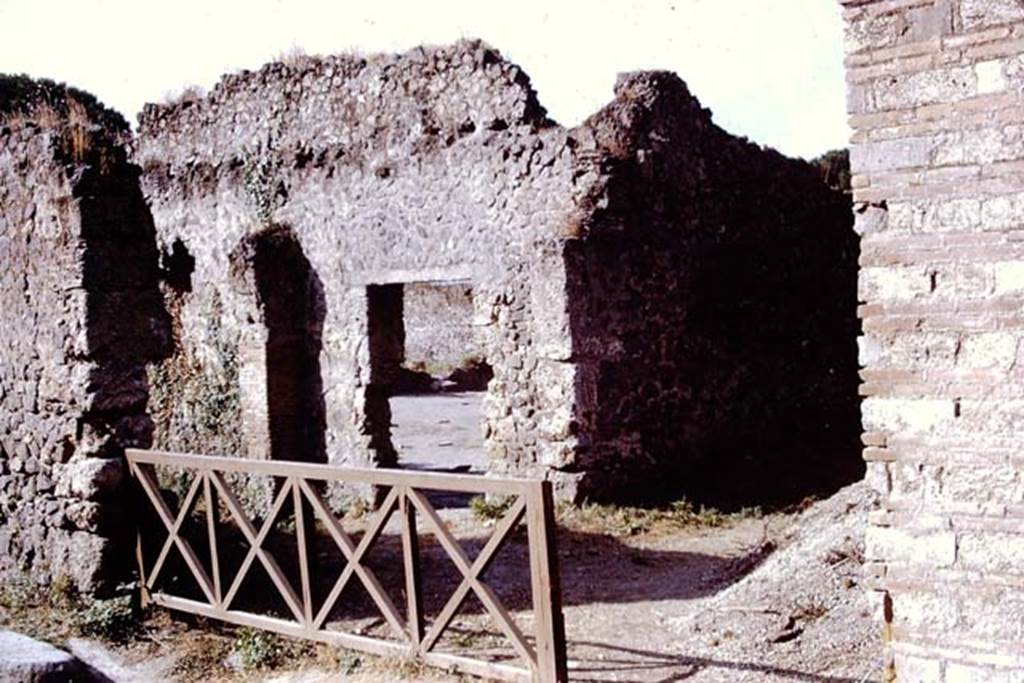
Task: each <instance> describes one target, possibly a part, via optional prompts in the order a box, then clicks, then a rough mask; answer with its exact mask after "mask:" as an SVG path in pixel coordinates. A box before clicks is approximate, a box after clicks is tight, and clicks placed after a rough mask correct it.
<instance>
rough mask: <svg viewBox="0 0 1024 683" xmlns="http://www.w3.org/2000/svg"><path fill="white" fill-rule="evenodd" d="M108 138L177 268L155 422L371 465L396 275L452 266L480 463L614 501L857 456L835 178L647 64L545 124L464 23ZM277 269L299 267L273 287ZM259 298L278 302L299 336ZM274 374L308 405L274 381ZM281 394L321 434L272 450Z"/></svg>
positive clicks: (404, 339) (202, 444)
mask: <svg viewBox="0 0 1024 683" xmlns="http://www.w3.org/2000/svg"><path fill="white" fill-rule="evenodd" d="M135 159H136V162H137V163H138V164H139V165H140V166H141V167H142V168H143V186H144V191H145V194H146V196H147V199H148V200H149V203H150V207H151V209H152V211H153V217H154V221H155V225H156V231H157V239H158V242H159V245H160V249H161V251H162V252H163V253H164V254H165V260H167V261H168V262H170V261H172V260H174V258H175V256H174V255H175V253H177V254H178V263H179V265H180V266H181V269H182V275H181V278H180V280H181V282H180V283H179V285H178V286H174V285H172V284H170V283H165V287H164V290H165V295H166V297H167V308H168V310H169V311H170V313H171V315H172V316H173V319H174V325H173V327H174V331H175V341H176V353H175V355H174V356H173V357H171V358H169V359H168V360H167V361H165V362H164V363H163V364H162V365H160V366H159V367H157V368H155V370H153V371H152V372H151V378H150V379H151V382H152V385H153V392H154V400H153V403H152V408H153V415H154V419H155V420H156V423H157V433H156V434H157V435H156V443H157V445H158V446H159V447H161V448H165V449H172V450H187V451H199V452H226V453H230V454H236V455H243V456H246V457H270V456H273V457H291V458H294V459H305V460H314V461H330V462H336V463H350V464H358V465H366V464H376V465H383V466H389V465H393V464H395V453H394V449H393V448H392V446H391V443H390V433H389V426H390V422H391V420H390V411H389V408H388V402H387V397H388V395H389V391H390V389H389V386H390V384H391V382H392V381H393V380H394V378H395V373H396V371H397V368H398V367H399V366H400V365H401V363H402V362H403V361H405V360H406V359H407V356H408V354H407V352H408V351H415V341H416V340H415V337H413V336H411V335H410V334H407V331H406V330H405V328H404V327H403V325H404V324H405V322H404V321H403V314H402V311H403V300H404V299H405V298H408V297H403V289H405V290H408V291H409V292H415V291H417V288H422V287H424V286H431V285H437V284H440V283H446V282H447V283H451V282H459V283H463V284H464V285H466V286H467V287H468V288H469V289H470V290H471V293H472V302H471V303H472V308H471V311H472V312H471V314H470V317H471V325H470V328H471V329H470V333H471V334H470V337H471V339H469V340H468V345H469V346H470V347H471V348H472V349H473V350H474V351H476V352H477V353H478V354H479V355H481V356H482V357H483V359H484V360H485V361H486V362H487V363H489V364H490V365H491V366H492V367H493V369H494V379H493V380H492V381H491V383H490V386H489V391H488V394H487V398H486V400H485V403H484V412H485V415H484V424H483V425H482V428H483V430H484V434H485V437H486V443H487V448H488V451H489V456H490V462H491V467H490V469H491V471H492V472H495V473H502V472H507V473H514V474H524V475H531V476H542V477H547V478H550V479H552V480H553V481H555V482H556V483H557V485H558V487H559V491H560V493H561V495H563V496H566V497H569V498H575V499H579V498H584V497H588V498H600V499H620V500H621V499H627V498H632V499H652V498H654V497H656V496H662V495H664V496H670V495H672V496H678V495H680V494H681V493H683V492H686V493H688V494H690V495H696V496H698V497H699V496H701V495H706V496H708V497H710V496H712V495H723V496H729V495H732V496H734V497H737V498H739V497H743V496H745V495H747V496H749V495H753V496H758V495H760V496H761V497H764V492H766V491H767V492H768V494H769V495H768V497H776V498H793V497H796V498H799V497H800V496H802V495H805V494H806V493H808V492H809V491H810V490H815V489H817V488H821V487H825V488H827V487H828V486H832V485H835V484H836V483H841V482H845V481H851V480H852V479H854V478H856V477H857V476H859V474H860V472H861V471H862V467H863V466H862V464H861V463H860V462H859V456H858V455H857V452H858V451H859V444H858V440H857V434H858V433H859V431H860V429H859V424H858V415H857V403H856V383H857V377H856V365H855V364H856V348H855V344H854V340H855V338H856V335H857V332H858V327H857V321H856V318H855V315H854V308H855V277H856V275H855V272H856V240H855V238H854V236H853V233H852V232H851V231H850V229H849V225H850V223H851V222H852V219H851V218H850V214H849V204H848V200H847V199H846V198H845V197H844V196H843V195H842V194H841V193H838V192H833V191H831V190H829V189H828V188H826V187H825V186H824V185H823V183H822V182H821V181H820V179H819V177H818V175H817V174H816V172H815V171H814V169H813V168H812V167H811V166H809V165H808V164H805V163H803V162H798V161H793V160H788V159H785V158H784V157H782V156H781V155H779V154H777V153H774V152H772V151H770V150H764V149H761V148H760V147H758V146H756V145H753V144H750V143H748V142H746V141H743V140H739V139H736V138H733V137H731V136H729V135H728V134H726V133H724V132H723V131H721V130H720V129H718V128H716V127H715V126H714V125H713V124H712V123H711V117H710V113H709V112H707V111H706V110H704V109H703V108H702V107H701V106H700V104H699V103H698V102H697V101H696V100H695V99H694V98H693V97H692V96H691V95H690V93H689V92H688V91H687V89H686V86H685V85H684V84H683V82H682V81H680V80H679V78H678V77H677V76H675V75H674V74H668V73H660V72H649V73H639V74H631V75H627V76H624V77H623V78H622V79H621V80H620V82H619V84H618V85H617V87H616V92H615V100H614V101H613V102H612V103H611V104H609V105H608V106H607V107H606V108H605V109H603V110H602V111H600V112H598V113H597V114H595V115H594V116H593V117H591V118H590V119H589V120H588V121H586V122H585V123H584V124H582V125H581V126H579V127H577V128H574V129H566V128H563V127H561V126H559V125H557V124H555V123H554V122H552V121H550V120H549V119H548V118H547V117H546V115H545V112H544V110H543V108H542V107H541V106H540V104H539V103H538V102H537V99H536V96H535V93H534V92H533V90H532V89H531V88H530V85H529V81H528V79H527V77H526V76H525V75H524V74H523V72H522V71H521V70H520V69H519V68H518V67H516V66H515V65H513V64H511V63H509V62H507V61H505V60H504V59H503V58H502V57H501V55H500V54H498V53H497V52H496V51H495V50H493V49H491V48H490V47H488V46H486V45H484V44H482V43H480V42H478V41H463V42H461V43H458V44H456V45H453V46H448V47H438V48H417V49H415V50H412V51H411V52H408V53H406V54H402V55H380V56H372V57H365V58H364V57H355V56H344V55H342V56H333V57H324V58H305V57H303V58H296V59H293V60H290V61H289V62H288V63H275V64H269V65H267V66H265V67H263V68H262V69H260V70H259V71H256V72H243V73H240V74H235V75H230V76H225V77H224V78H223V79H222V80H221V82H220V83H219V84H218V85H217V87H216V88H214V89H213V91H212V92H211V93H210V94H209V95H208V96H206V97H204V98H189V99H187V100H185V101H182V102H179V103H176V104H172V105H164V106H156V105H150V106H147V108H146V110H145V111H144V112H143V113H142V115H141V116H140V130H139V135H138V139H137V142H136V155H135ZM270 234H275V235H277V237H275V238H273V240H270V241H268V240H269V239H270V238H269V237H268V235H270ZM285 235H287V237H286V238H285V237H283V236H285ZM275 240H276V242H275V243H276V244H277V246H273V244H271V242H272V241H275ZM285 241H287V245H285ZM256 243H262V244H264V245H265V249H264V252H265V258H264V259H263V261H262V262H261V260H260V258H259V257H258V254H259V253H261V252H260V249H259V248H253V246H252V245H253V244H256ZM246 245H249V246H246ZM286 253H292V254H294V259H297V261H296V262H298V261H301V262H302V263H303V264H304V265H302V267H301V268H300V269H299V270H301V272H302V274H297V271H296V270H295V269H294V268H293V267H290V266H286V265H281V264H279V265H274V262H275V261H282V260H287V259H290V258H293V257H292V256H287V255H286ZM261 263H262V264H261ZM274 269H279V270H280V271H281V272H282V273H284V272H291V273H292V276H291V277H295V278H298V279H297V280H295V281H294V282H293V283H290V284H288V286H287V287H286V288H285V289H286V292H284V293H282V292H278V293H277V294H276V295H275V296H278V297H282V296H283V297H286V298H288V301H289V303H287V304H284V305H283V306H279V307H277V308H276V310H277V311H278V313H275V306H274V305H272V304H273V302H272V301H270V300H269V299H268V298H267V295H268V293H269V292H263V291H261V290H260V287H259V285H258V282H259V281H260V280H261V278H262V279H264V280H265V281H266V282H274V281H276V279H275V278H276V277H277V276H273V275H268V273H271V272H272V271H274ZM411 301H412V302H413V303H414V302H415V299H413V300H411ZM409 310H410V312H412V311H413V310H414V308H413V307H410V309H409ZM282 311H290V312H295V313H296V314H297V313H298V312H299V311H305V313H304V314H303V315H304V316H305V317H302V316H299V317H300V318H302V319H299V318H296V317H295V316H293V317H291V318H289V320H288V321H287V323H286V325H287V326H291V329H293V330H294V331H295V334H296V335H298V337H303V338H305V339H306V340H307V344H306V347H305V350H304V351H303V352H302V353H301V354H300V355H302V358H301V359H295V358H292V359H290V360H289V359H288V358H285V357H284V356H286V355H287V353H284V352H283V351H282V349H287V348H293V347H294V345H293V344H288V343H286V344H283V345H282V344H275V342H274V337H275V333H274V330H275V329H276V328H280V327H281V326H282V324H283V323H281V322H280V321H278V320H276V319H275V317H276V316H277V315H278V314H279V313H280V312H282ZM412 322H414V323H415V320H414V319H413V321H412ZM408 332H415V325H413V326H410V329H409V330H408ZM278 336H280V335H278ZM298 337H296V338H298ZM281 338H282V339H284V337H281ZM410 341H412V342H414V345H413V347H412V348H409V342H410ZM275 349H276V350H275ZM282 354H284V355H282ZM411 360H416V359H415V358H411ZM283 368H284V369H286V370H284V371H283V374H286V375H289V376H290V377H292V380H288V381H286V380H284V379H283V378H281V377H277V379H275V376H277V375H280V374H282V369H283ZM287 368H292V369H291V370H287ZM297 368H302V369H301V370H297ZM275 384H276V385H278V386H282V387H286V389H285V390H278V389H275V388H274V386H275ZM288 387H291V388H290V389H289V388H288ZM293 390H294V391H293ZM295 392H298V393H299V394H307V395H310V394H315V397H316V399H317V404H316V405H307V406H306V407H305V408H304V409H295V408H294V407H293V408H288V407H284V408H282V407H281V406H280V405H279V403H280V402H281V401H282V400H283V401H285V402H288V401H289V400H290V399H288V398H287V397H288V396H290V395H292V394H293V393H295ZM321 401H322V403H321ZM303 414H306V415H308V414H312V415H314V416H318V415H319V416H322V418H321V421H322V427H321V428H320V429H322V431H323V438H321V439H316V438H312V437H311V436H310V437H309V438H306V440H305V441H303V440H301V439H300V440H295V439H291V441H289V443H290V444H291V445H290V446H288V447H285V448H280V449H279V448H276V447H275V446H274V443H275V442H276V441H277V440H279V437H278V436H277V435H278V434H279V433H280V432H282V430H283V432H284V433H290V434H295V433H296V432H297V431H301V430H300V429H299V428H298V427H296V426H295V425H292V426H288V425H289V422H290V421H291V422H294V421H295V420H296V419H301V418H300V417H299V416H301V415H303ZM275 415H276V416H275ZM239 425H240V426H241V428H240V429H239ZM304 429H307V431H309V430H308V424H307V425H306V427H304ZM315 431H317V429H315V428H314V429H313V432H315ZM275 454H276V455H275ZM737 467H738V468H742V469H743V471H744V472H746V473H748V475H749V479H748V477H746V476H745V477H743V478H742V481H750V482H757V483H756V485H752V486H751V487H750V490H747V491H741V488H742V485H743V484H742V481H740V478H737V477H723V476H722V473H723V472H728V471H730V469H731V468H737ZM765 476H767V477H770V480H771V481H772V482H773V484H777V485H773V486H772V487H765V486H763V482H764V481H765V479H764V477H765ZM762 502H763V501H762Z"/></svg>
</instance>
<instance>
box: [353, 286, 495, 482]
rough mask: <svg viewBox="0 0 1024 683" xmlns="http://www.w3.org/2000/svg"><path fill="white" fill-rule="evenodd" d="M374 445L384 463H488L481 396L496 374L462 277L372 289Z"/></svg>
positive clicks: (478, 467) (471, 467)
mask: <svg viewBox="0 0 1024 683" xmlns="http://www.w3.org/2000/svg"><path fill="white" fill-rule="evenodd" d="M367 299H368V304H369V311H368V325H369V340H370V358H371V362H370V365H371V370H370V386H369V387H368V388H367V395H366V402H367V421H368V423H369V428H370V435H371V447H373V448H374V449H375V450H376V451H377V453H378V462H379V464H381V465H383V466H398V467H403V468H409V469H422V470H434V471H446V472H471V473H481V474H482V473H483V472H485V471H486V469H487V457H486V453H485V450H484V436H483V431H482V424H481V423H482V416H483V398H484V394H485V392H486V391H487V385H488V382H490V380H491V378H492V377H493V372H492V370H491V367H490V366H489V365H488V364H487V361H486V359H485V357H484V353H483V348H482V344H480V342H479V341H478V339H477V336H476V334H475V332H474V328H473V290H472V287H471V285H469V284H467V283H464V282H455V283H451V282H415V283H406V284H389V285H372V286H370V287H369V288H368V291H367Z"/></svg>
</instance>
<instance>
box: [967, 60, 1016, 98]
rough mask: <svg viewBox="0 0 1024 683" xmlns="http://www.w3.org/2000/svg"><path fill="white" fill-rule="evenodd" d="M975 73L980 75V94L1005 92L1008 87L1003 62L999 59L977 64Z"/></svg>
mask: <svg viewBox="0 0 1024 683" xmlns="http://www.w3.org/2000/svg"><path fill="white" fill-rule="evenodd" d="M974 73H975V75H977V77H978V94H979V95H988V94H991V93H997V92H1003V91H1004V90H1006V88H1007V85H1008V84H1007V82H1006V75H1005V74H1004V73H1003V63H1002V62H1001V61H1000V60H998V59H994V60H992V61H989V62H980V63H978V64H975V65H974Z"/></svg>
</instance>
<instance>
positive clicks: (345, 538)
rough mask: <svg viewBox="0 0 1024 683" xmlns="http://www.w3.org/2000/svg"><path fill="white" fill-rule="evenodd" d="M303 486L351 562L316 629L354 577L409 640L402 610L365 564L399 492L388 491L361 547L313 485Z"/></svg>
mask: <svg viewBox="0 0 1024 683" xmlns="http://www.w3.org/2000/svg"><path fill="white" fill-rule="evenodd" d="M300 486H301V487H302V490H303V493H305V494H306V497H307V498H309V501H310V502H311V503H312V504H313V511H314V514H316V515H318V516H319V517H320V519H321V521H323V523H324V525H325V526H326V527H327V531H328V533H329V534H330V535H331V538H332V539H334V542H335V543H336V544H337V545H338V548H340V549H341V552H342V554H343V555H344V556H345V559H346V560H347V563H346V564H345V568H344V569H343V570H342V572H341V576H339V577H338V580H337V581H336V582H335V583H334V586H333V587H332V588H331V592H330V593H328V595H327V598H326V599H325V600H324V604H323V606H322V607H321V608H320V612H319V613H318V614H317V616H316V618H315V619H314V620H313V628H316V629H318V628H320V626H321V625H322V624H323V623H324V621H325V620H326V619H327V616H328V615H329V614H330V612H331V610H332V609H334V604H335V603H336V602H337V600H338V598H339V597H340V596H341V592H342V591H343V590H345V586H346V585H348V582H349V579H351V578H352V575H353V574H356V575H357V576H358V577H359V580H360V581H362V583H363V587H365V588H366V592H367V593H369V594H370V597H371V598H372V599H373V601H374V603H375V604H376V605H377V608H378V609H380V611H381V615H383V617H384V619H385V620H386V621H387V622H388V624H389V625H390V626H391V629H392V630H393V631H394V632H395V635H396V636H398V637H399V638H401V639H402V640H406V639H407V638H408V635H407V633H408V632H407V630H406V626H405V624H404V623H403V622H402V618H401V616H399V614H398V608H397V607H395V603H394V602H392V600H391V598H390V597H389V596H388V594H387V591H385V590H384V587H383V586H382V585H381V584H380V581H378V580H377V577H376V576H375V575H374V574H373V572H371V571H370V570H368V569H367V568H366V567H364V566H363V565H362V563H361V562H362V558H363V555H365V554H366V552H367V551H368V550H369V549H370V546H371V545H373V543H374V542H375V541H376V540H377V538H378V537H379V536H380V534H381V532H383V531H384V525H385V524H387V521H388V520H389V519H390V518H391V514H392V513H393V512H394V510H395V505H396V503H397V500H398V489H396V488H392V489H391V490H390V491H388V495H387V496H385V498H384V502H383V503H382V504H381V507H380V510H378V512H377V516H376V517H375V518H374V520H373V522H371V523H370V526H369V528H367V530H366V532H365V533H364V534H363V537H362V538H361V539H359V545H358V546H356V545H355V544H354V543H353V542H352V539H351V538H350V537H349V535H348V534H347V533H345V530H344V529H343V528H342V527H341V523H340V522H338V520H337V519H335V517H334V515H333V514H331V513H330V511H329V509H328V507H327V503H326V502H325V501H324V499H323V498H322V497H321V496H320V495H319V494H318V493H317V492H316V491H314V490H313V488H312V487H311V486H309V482H307V481H303V480H300Z"/></svg>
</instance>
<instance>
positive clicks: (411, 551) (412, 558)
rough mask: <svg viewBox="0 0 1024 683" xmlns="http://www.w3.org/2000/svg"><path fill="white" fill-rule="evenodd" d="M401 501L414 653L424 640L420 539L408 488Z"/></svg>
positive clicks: (406, 582)
mask: <svg viewBox="0 0 1024 683" xmlns="http://www.w3.org/2000/svg"><path fill="white" fill-rule="evenodd" d="M400 500H401V502H400V510H399V512H400V513H401V518H402V559H403V560H404V562H405V595H406V603H407V605H408V607H407V611H408V613H407V614H406V623H407V624H408V629H409V638H410V639H411V641H412V646H413V653H414V654H415V653H418V652H419V649H420V644H421V643H422V642H423V588H422V584H421V580H420V541H419V536H418V535H417V533H416V509H415V508H414V507H413V505H412V504H411V503H410V502H409V496H408V495H407V490H406V491H402V496H401V499H400Z"/></svg>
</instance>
